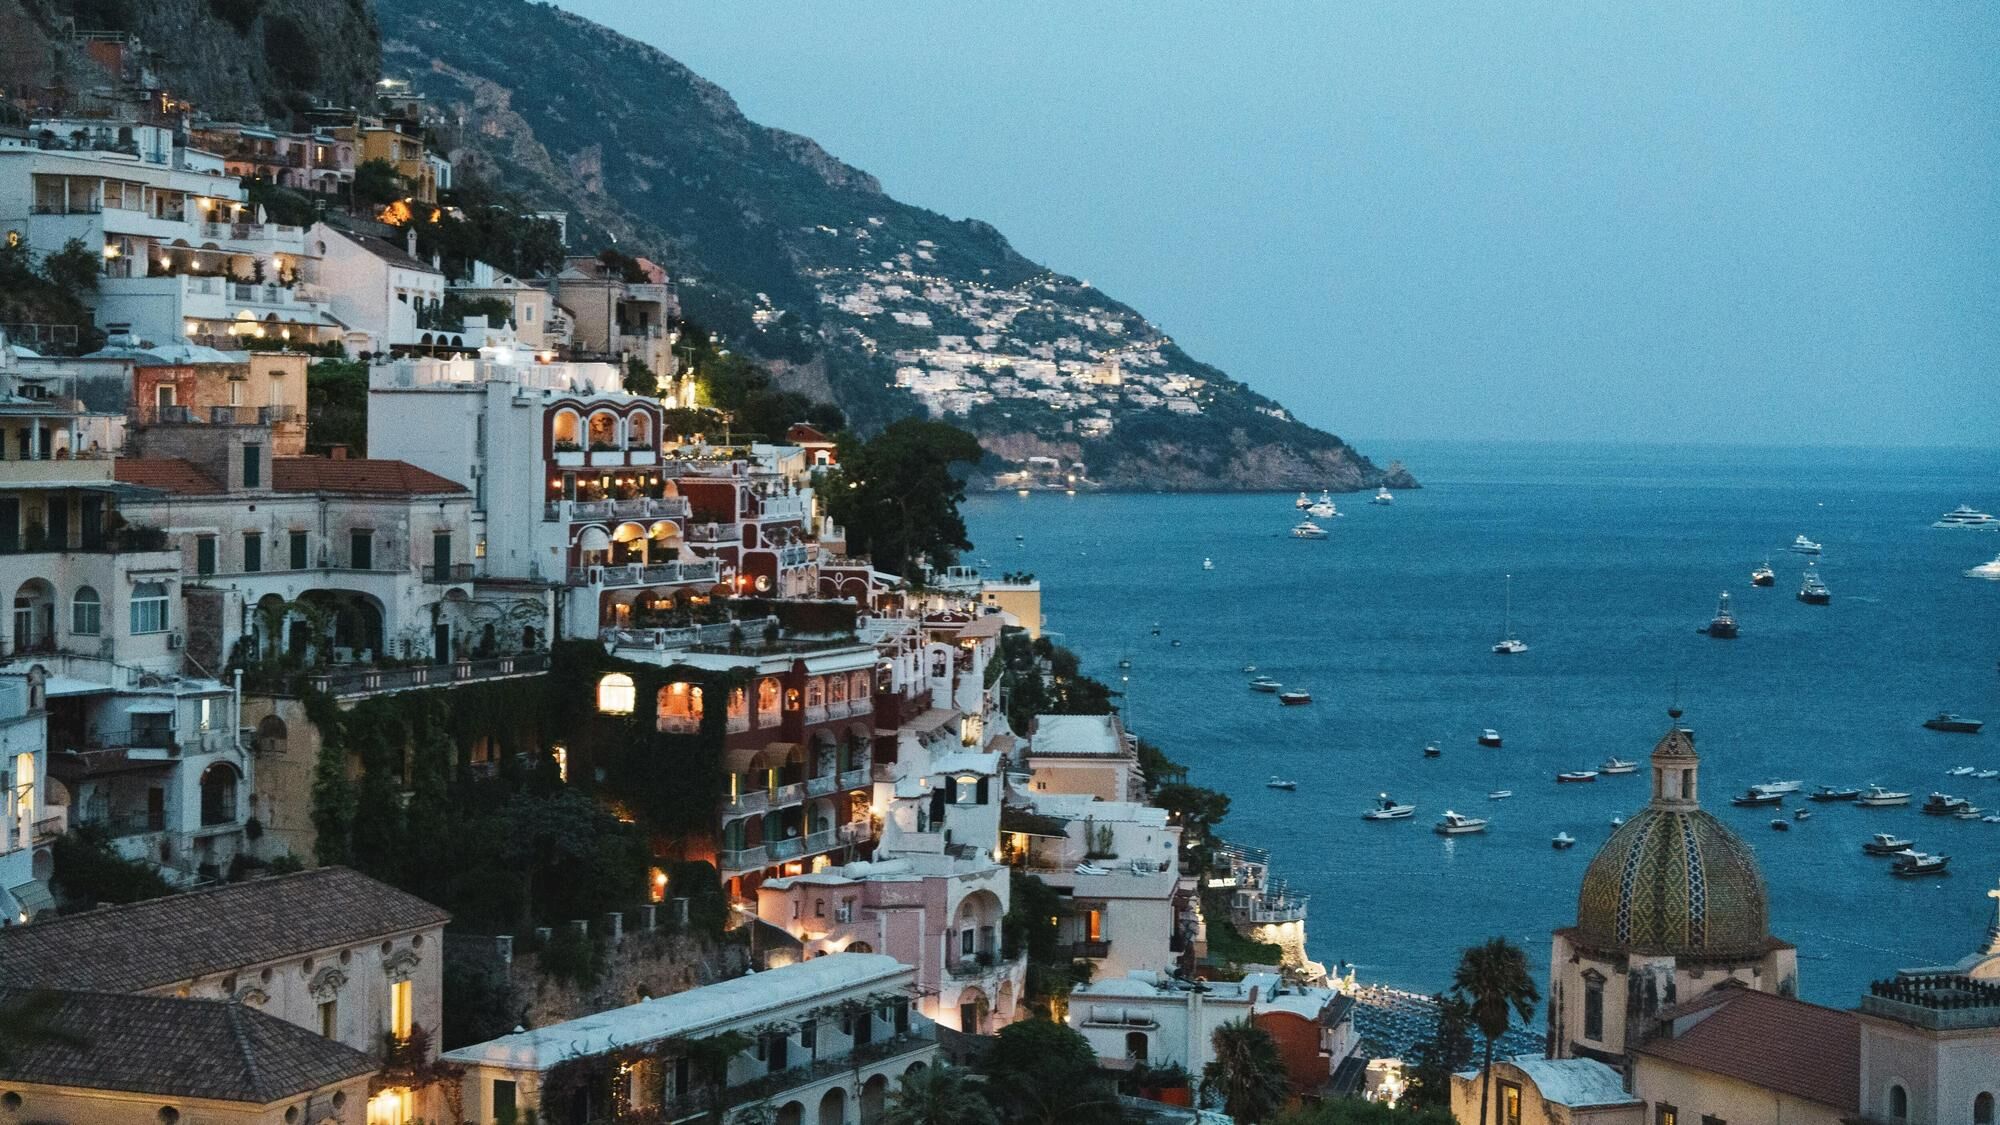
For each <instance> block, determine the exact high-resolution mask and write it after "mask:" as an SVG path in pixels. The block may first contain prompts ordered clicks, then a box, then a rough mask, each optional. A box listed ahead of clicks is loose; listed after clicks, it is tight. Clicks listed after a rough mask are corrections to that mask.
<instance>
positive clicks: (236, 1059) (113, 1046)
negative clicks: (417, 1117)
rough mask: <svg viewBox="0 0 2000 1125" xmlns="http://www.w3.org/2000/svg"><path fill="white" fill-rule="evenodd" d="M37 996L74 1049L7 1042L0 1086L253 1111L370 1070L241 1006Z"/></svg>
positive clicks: (340, 1047) (11, 996)
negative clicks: (190, 1101) (236, 1105)
mask: <svg viewBox="0 0 2000 1125" xmlns="http://www.w3.org/2000/svg"><path fill="white" fill-rule="evenodd" d="M44 995H45V996H46V997H47V1001H46V1002H47V1003H48V1004H49V1005H50V1008H49V1009H48V1010H47V1014H46V1016H45V1018H46V1020H47V1023H48V1026H49V1027H50V1028H51V1029H54V1030H58V1031H62V1032H68V1033H69V1034H70V1035H72V1036H75V1037H76V1038H77V1040H78V1041H77V1042H75V1043H65V1042H59V1041H56V1040H53V1039H50V1038H46V1037H22V1038H21V1039H20V1040H19V1041H18V1042H10V1043H9V1044H8V1045H7V1052H6V1054H5V1055H4V1056H0V1081H4V1082H8V1083H35V1084H38V1085H46V1086H69V1087H75V1088H80V1089H86V1090H119V1091H123V1092H127V1093H137V1094H151V1095H155V1096H158V1097H161V1098H202V1099H213V1100H217V1101H226V1102H242V1103H248V1104H251V1105H259V1106H263V1105H270V1104H271V1103H273V1102H277V1101H282V1100H284V1099H286V1098H290V1097H295V1096H297V1095H299V1094H304V1093H310V1092H312V1091H314V1090H318V1089H322V1088H324V1087H326V1086H331V1085H333V1084H334V1083H337V1082H342V1081H345V1080H347V1079H350V1078H356V1077H359V1076H361V1075H364V1074H371V1073H373V1072H374V1071H375V1070H376V1063H375V1061H374V1060H373V1059H371V1058H369V1057H368V1056H367V1055H365V1054H362V1053H361V1052H360V1051H357V1050H355V1049H354V1048H352V1047H349V1046H347V1045H345V1044H343V1043H338V1042H335V1041H334V1040H331V1039H324V1038H321V1037H320V1036H318V1035H314V1034H313V1033H312V1032H310V1031H307V1030H306V1029H304V1028H302V1027H298V1026H295V1025H293V1024H289V1023H286V1022H285V1021H283V1020H281V1019H279V1018H277V1017H276V1016H270V1015H266V1014H264V1013H263V1012H259V1011H256V1010H255V1009H252V1008H247V1007H244V1006H243V1005H241V1004H235V1003H228V1002H224V1001H221V1000H177V999H170V998H167V997H158V996H121V995H117V994H114V993H104V992H51V993H46V994H44ZM29 996H30V990H28V989H19V988H0V1004H18V1003H21V1002H23V1001H24V1000H26V999H27V998H28V997H29Z"/></svg>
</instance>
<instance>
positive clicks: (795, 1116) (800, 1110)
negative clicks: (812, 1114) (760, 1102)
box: [778, 1102, 806, 1125]
mask: <svg viewBox="0 0 2000 1125" xmlns="http://www.w3.org/2000/svg"><path fill="white" fill-rule="evenodd" d="M805 1120H806V1107H805V1105H804V1104H802V1103H800V1102H786V1103H785V1104H784V1105H782V1106H780V1107H779V1108H778V1125H805Z"/></svg>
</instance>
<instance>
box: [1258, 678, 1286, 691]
mask: <svg viewBox="0 0 2000 1125" xmlns="http://www.w3.org/2000/svg"><path fill="white" fill-rule="evenodd" d="M1284 686H1285V685H1283V684H1281V683H1279V682H1278V681H1276V680H1274V679H1272V678H1271V677H1269V676H1259V677H1257V678H1256V679H1254V680H1251V681H1250V690H1251V691H1261V692H1265V693H1267V694H1268V693H1271V692H1275V691H1277V690H1278V689H1279V688H1281V687H1284Z"/></svg>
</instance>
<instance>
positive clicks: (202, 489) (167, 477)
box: [111, 457, 222, 496]
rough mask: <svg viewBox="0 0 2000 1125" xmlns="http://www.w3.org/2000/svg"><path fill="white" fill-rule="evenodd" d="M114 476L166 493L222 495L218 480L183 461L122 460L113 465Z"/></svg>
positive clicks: (152, 458)
mask: <svg viewBox="0 0 2000 1125" xmlns="http://www.w3.org/2000/svg"><path fill="white" fill-rule="evenodd" d="M111 473H112V476H113V477H115V478H116V479H117V480H118V481H120V482H121V483H124V484H136V485H139V486H141V487H143V488H157V489H159V490H160V491H162V492H176V493H180V494H183V495H189V496H213V495H216V494H218V493H220V492H221V491H222V486H221V485H220V484H218V483H216V480H215V478H214V477H212V476H209V475H208V474H207V473H204V472H202V471H201V470H200V469H198V468H196V467H195V465H194V463H193V462H192V461H188V460H186V459H184V458H180V457H120V458H118V459H116V460H114V461H112V462H111Z"/></svg>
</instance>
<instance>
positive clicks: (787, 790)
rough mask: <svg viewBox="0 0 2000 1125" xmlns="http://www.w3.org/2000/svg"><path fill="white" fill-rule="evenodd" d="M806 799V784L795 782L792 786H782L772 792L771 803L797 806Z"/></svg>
mask: <svg viewBox="0 0 2000 1125" xmlns="http://www.w3.org/2000/svg"><path fill="white" fill-rule="evenodd" d="M805 799H806V787H805V783H804V782H799V781H794V782H792V783H791V784H790V785H780V786H778V787H777V788H776V789H773V790H771V803H772V804H774V805H781V806H782V805H796V804H798V803H799V802H800V801H803V800H805Z"/></svg>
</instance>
